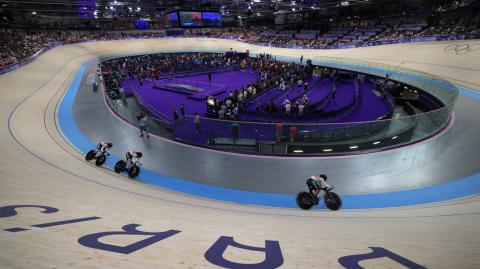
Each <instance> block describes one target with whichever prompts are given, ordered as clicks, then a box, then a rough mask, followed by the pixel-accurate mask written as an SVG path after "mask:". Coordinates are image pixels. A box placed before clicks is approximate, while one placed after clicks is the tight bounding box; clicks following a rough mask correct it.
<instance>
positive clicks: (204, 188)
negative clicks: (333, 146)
mask: <svg viewBox="0 0 480 269" xmlns="http://www.w3.org/2000/svg"><path fill="white" fill-rule="evenodd" d="M87 64H88V62H86V63H84V64H82V65H81V67H80V70H79V71H78V73H77V74H76V76H75V78H74V80H73V81H72V83H71V85H70V87H69V88H68V90H67V92H66V93H65V96H64V97H63V99H62V101H61V103H60V106H59V109H58V122H59V126H60V129H61V130H62V133H63V134H64V136H65V137H66V138H67V139H68V140H69V141H70V143H72V144H73V145H74V146H75V147H76V148H77V149H78V150H80V151H81V152H82V153H86V152H88V151H89V150H91V149H93V148H95V147H96V143H94V142H92V141H90V140H89V139H88V138H87V137H86V136H85V135H84V134H83V133H82V132H81V131H80V129H79V128H78V127H77V125H76V122H75V119H74V117H73V112H72V110H73V103H74V100H75V96H76V94H77V91H78V89H79V86H80V83H81V81H82V78H83V74H84V73H85V69H86V66H87ZM459 89H460V92H461V93H462V94H464V95H466V96H468V97H471V98H473V99H476V100H480V93H478V92H476V91H473V90H469V89H467V88H462V87H459ZM118 160H120V158H118V157H117V156H113V155H111V156H110V157H109V158H108V160H107V162H106V163H105V165H104V166H105V167H107V168H109V169H112V170H113V167H114V166H115V163H116V162H117V161H118ZM138 180H140V181H142V182H145V183H149V184H152V185H156V186H159V187H161V188H166V189H169V190H173V191H178V192H183V193H187V194H191V195H195V196H201V197H206V198H210V199H216V200H221V201H227V202H235V203H240V204H250V205H260V206H273V207H288V208H294V207H297V205H296V203H295V196H294V195H285V194H272V193H259V192H250V191H241V190H234V189H227V188H221V187H215V186H209V185H205V184H199V183H194V182H191V181H187V180H183V179H178V178H172V177H168V176H165V175H162V174H160V173H158V172H154V171H151V170H149V169H146V168H142V171H141V173H140V175H139V177H138ZM303 187H305V186H299V190H301V189H302V188H303ZM478 193H480V173H478V174H475V175H472V176H468V177H465V178H462V179H457V180H454V181H450V182H448V183H443V184H438V185H435V186H431V187H425V188H419V189H414V190H406V191H397V192H387V193H377V194H358V195H342V200H343V206H342V208H344V209H366V208H385V207H399V206H411V205H419V204H427V203H434V202H441V201H445V200H451V199H457V198H461V197H466V196H471V195H476V194H478ZM322 207H323V205H320V206H319V208H322Z"/></svg>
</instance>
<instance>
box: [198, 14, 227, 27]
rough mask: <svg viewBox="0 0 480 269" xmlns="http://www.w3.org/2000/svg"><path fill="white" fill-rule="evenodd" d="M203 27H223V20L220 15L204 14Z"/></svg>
mask: <svg viewBox="0 0 480 269" xmlns="http://www.w3.org/2000/svg"><path fill="white" fill-rule="evenodd" d="M202 18H203V26H221V25H222V20H221V17H220V13H217V12H202Z"/></svg>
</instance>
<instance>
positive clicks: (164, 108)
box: [122, 71, 259, 120]
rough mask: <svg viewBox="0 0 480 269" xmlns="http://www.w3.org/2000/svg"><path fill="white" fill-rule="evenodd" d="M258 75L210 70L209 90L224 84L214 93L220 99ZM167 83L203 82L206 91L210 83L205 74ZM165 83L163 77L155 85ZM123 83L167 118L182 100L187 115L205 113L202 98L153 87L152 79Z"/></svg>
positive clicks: (255, 78)
mask: <svg viewBox="0 0 480 269" xmlns="http://www.w3.org/2000/svg"><path fill="white" fill-rule="evenodd" d="M258 78H259V73H258V72H253V73H251V72H250V71H246V72H241V71H226V72H219V73H213V74H212V84H215V85H213V86H212V89H215V88H218V87H219V85H224V86H225V87H226V91H225V92H224V93H222V94H219V95H217V96H216V97H217V98H219V99H223V98H225V97H226V96H227V94H228V93H229V92H231V91H233V90H234V89H235V88H238V89H240V88H242V87H243V86H245V85H247V84H250V83H253V82H255V81H256V80H257V79H258ZM167 81H168V80H167ZM168 83H177V84H187V85H191V86H194V87H202V85H206V87H205V88H206V90H207V91H208V90H209V89H210V87H209V85H207V84H205V83H208V75H207V74H200V75H191V76H185V77H182V78H179V79H177V80H175V79H174V80H172V81H168ZM168 83H165V81H163V80H162V81H161V83H158V85H164V84H168ZM158 85H157V86H158ZM122 86H123V87H124V88H126V89H129V88H130V87H131V88H133V89H134V91H135V93H136V94H137V95H138V96H139V97H140V98H141V99H142V100H143V101H145V102H147V103H148V105H149V106H151V107H152V108H154V109H155V111H157V112H158V113H161V114H163V115H165V116H166V117H167V118H169V119H170V120H173V110H174V109H177V111H178V113H180V111H179V108H180V105H181V104H182V103H183V104H184V106H185V112H186V114H187V115H194V114H195V113H198V114H199V115H204V114H205V112H206V107H205V101H200V100H195V99H192V98H188V95H187V94H183V93H178V92H174V91H168V90H162V89H154V88H153V86H154V82H152V81H144V82H143V85H142V86H140V84H139V82H138V81H137V80H132V79H126V80H123V81H122Z"/></svg>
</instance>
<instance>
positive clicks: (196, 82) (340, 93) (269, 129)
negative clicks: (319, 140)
mask: <svg viewBox="0 0 480 269" xmlns="http://www.w3.org/2000/svg"><path fill="white" fill-rule="evenodd" d="M258 78H259V74H258V72H250V71H247V72H241V71H225V72H217V73H213V74H212V84H214V85H212V87H211V88H210V85H208V84H207V83H208V75H207V74H200V75H189V76H184V77H182V78H179V79H177V80H176V81H175V80H172V81H168V80H164V81H158V82H157V83H156V85H157V86H165V85H166V84H168V83H176V84H187V85H191V86H194V87H202V85H206V86H207V87H205V88H206V90H205V91H206V92H208V91H217V89H219V88H221V87H224V89H225V91H223V90H222V93H220V94H217V95H216V97H218V98H219V99H220V100H222V99H224V98H225V97H226V96H227V95H228V93H229V92H231V91H233V90H234V89H235V88H238V89H240V88H241V87H243V86H245V85H247V84H250V83H252V82H254V81H256V80H257V79H258ZM334 80H335V78H333V79H332V78H319V77H313V78H311V79H310V80H309V85H310V86H311V88H310V89H309V90H307V92H306V93H305V94H306V95H307V96H308V97H309V99H310V103H311V107H314V108H315V110H323V111H324V112H325V113H330V114H329V115H331V116H329V117H327V116H325V115H326V114H325V115H322V113H320V114H317V115H315V116H311V117H310V118H299V117H298V115H297V114H296V113H297V112H296V111H293V113H292V115H291V116H289V117H286V116H285V115H282V114H281V113H278V114H274V115H272V114H267V113H264V112H260V113H255V112H254V111H255V102H256V101H257V100H258V101H259V102H260V104H261V106H263V105H264V103H265V102H267V101H273V102H275V103H276V104H277V103H279V104H281V102H283V100H285V98H289V99H290V100H296V98H298V97H301V96H303V94H304V92H303V87H298V86H292V87H289V88H288V89H287V90H286V92H281V91H280V90H279V89H278V88H273V89H270V90H268V91H267V92H264V93H259V97H258V98H256V99H254V101H252V102H251V103H250V104H248V105H247V108H246V110H248V111H250V112H245V113H246V114H245V113H240V117H239V118H240V120H241V121H242V120H243V121H264V122H296V123H299V124H301V123H305V122H322V121H325V122H332V121H336V122H353V121H370V120H374V119H377V118H379V117H382V116H385V115H386V114H388V113H389V112H390V111H391V110H392V105H391V103H389V102H388V99H384V98H381V97H378V96H376V95H375V94H374V93H373V89H374V85H373V84H372V83H370V82H365V83H364V84H360V90H359V96H358V99H359V102H355V95H356V93H355V86H354V83H353V80H341V81H338V82H337V91H336V95H335V99H334V100H333V101H332V95H331V94H330V92H331V85H332V83H333V81H334ZM167 81H168V83H167ZM154 84H155V83H154V82H151V81H144V83H143V85H142V86H140V85H139V83H138V81H136V80H131V79H126V80H124V81H123V82H122V85H123V87H125V88H129V89H130V87H131V89H133V90H134V91H135V93H136V94H137V95H138V96H139V98H141V101H142V102H145V103H146V105H147V107H148V109H149V110H150V111H152V112H154V113H153V114H154V115H156V116H158V117H159V118H161V119H168V120H169V121H173V110H174V109H177V111H178V112H179V113H180V111H179V110H178V109H179V107H180V104H182V103H183V104H184V105H185V109H186V114H187V115H194V114H195V113H196V112H197V113H199V115H200V116H203V115H204V113H205V111H206V105H205V101H204V100H199V99H192V98H189V96H192V95H194V94H192V95H188V94H185V93H180V92H177V91H176V90H174V89H169V90H164V89H154V88H153V86H154ZM205 94H206V95H208V94H207V93H205ZM335 113H337V114H335ZM200 126H201V130H200V132H198V133H197V132H195V125H194V123H193V120H192V118H191V117H187V119H186V120H181V121H179V122H177V123H173V124H172V125H170V126H169V127H170V128H171V129H172V131H173V133H172V138H173V139H177V140H182V141H186V142H188V143H194V144H206V143H207V141H208V139H209V137H210V136H211V135H212V134H214V136H215V137H216V138H231V137H232V128H231V123H229V122H222V121H218V120H214V119H206V118H205V119H204V118H202V119H201V121H200ZM289 127H290V126H288V125H285V126H284V133H285V134H286V133H287V132H288V129H289ZM296 127H297V132H300V131H307V130H308V131H318V130H320V129H322V128H324V127H322V126H315V125H296ZM239 137H240V139H258V140H261V141H271V140H274V139H275V124H266V123H262V122H258V123H255V122H248V123H247V122H240V133H239Z"/></svg>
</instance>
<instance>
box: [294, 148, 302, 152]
mask: <svg viewBox="0 0 480 269" xmlns="http://www.w3.org/2000/svg"><path fill="white" fill-rule="evenodd" d="M293 152H295V153H303V150H301V149H296V150H294V151H293Z"/></svg>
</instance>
